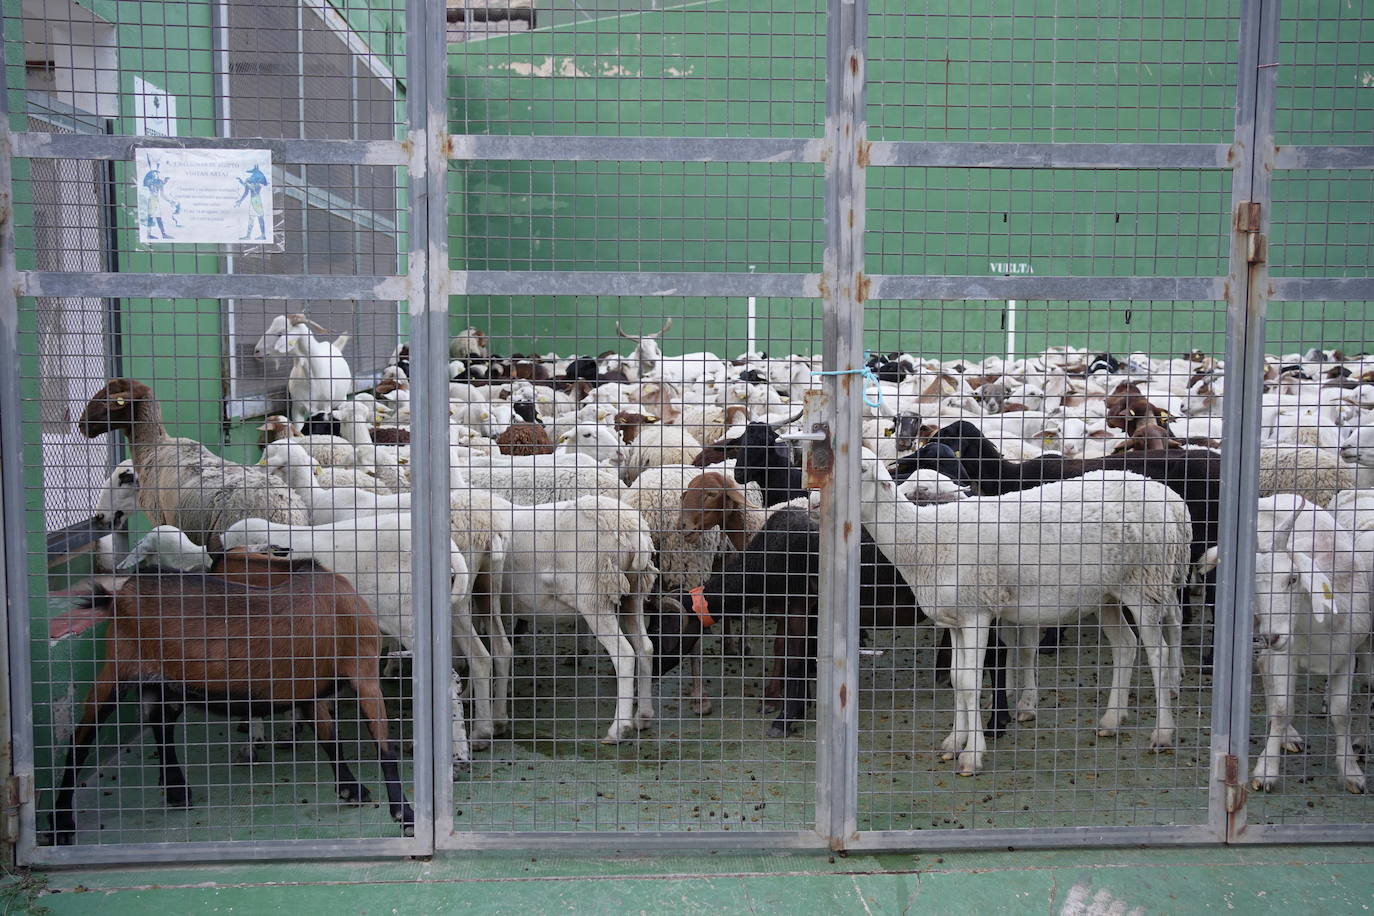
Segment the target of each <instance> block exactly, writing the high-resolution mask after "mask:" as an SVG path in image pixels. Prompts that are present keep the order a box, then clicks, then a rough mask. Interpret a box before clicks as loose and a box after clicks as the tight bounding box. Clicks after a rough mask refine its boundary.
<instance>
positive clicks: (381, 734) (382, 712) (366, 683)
mask: <svg viewBox="0 0 1374 916" xmlns="http://www.w3.org/2000/svg"><path fill="white" fill-rule="evenodd" d="M352 683H353V689H354V690H355V691H357V693H358V708H359V709H360V710H361V711H362V714H363V715H364V716H365V717H367V730H368V732H369V733H371V735H372V740H373V742H374V743H376V745H377V755H378V756H379V757H380V758H381V764H382V781H383V782H384V783H385V784H386V798H387V808H388V809H389V810H390V812H391V819H392V820H394V821H398V822H400V824H401V827H402V829H403V832H404V833H405V835H406V836H414V835H415V812H414V811H413V810H412V809H411V807H410V802H408V801H406V793H405V789H403V788H402V787H401V770H400V767H399V765H398V764H397V761H396V749H395V748H394V747H393V746H392V744H391V736H390V734H389V730H388V725H387V718H386V703H385V702H384V701H383V699H382V686H381V684H379V683H378V682H377V676H376V672H375V671H372V672H363V673H361V675H360V676H355V677H353V678H352Z"/></svg>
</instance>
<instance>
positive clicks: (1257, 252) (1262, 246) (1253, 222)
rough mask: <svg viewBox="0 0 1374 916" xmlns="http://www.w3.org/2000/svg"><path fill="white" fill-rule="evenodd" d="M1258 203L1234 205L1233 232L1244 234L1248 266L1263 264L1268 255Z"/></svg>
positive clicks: (1245, 201) (1244, 201) (1244, 202)
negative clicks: (1261, 230)
mask: <svg viewBox="0 0 1374 916" xmlns="http://www.w3.org/2000/svg"><path fill="white" fill-rule="evenodd" d="M1262 215H1263V211H1262V210H1261V209H1260V203H1259V201H1254V200H1243V201H1241V202H1240V203H1238V204H1236V213H1235V221H1234V225H1235V230H1236V231H1237V232H1244V233H1245V260H1246V261H1247V262H1248V263H1250V264H1263V263H1264V260H1265V258H1266V256H1267V255H1268V243H1267V242H1266V240H1265V238H1264V234H1263V233H1262V232H1260V229H1261V227H1262V225H1263V224H1262V222H1261V217H1262Z"/></svg>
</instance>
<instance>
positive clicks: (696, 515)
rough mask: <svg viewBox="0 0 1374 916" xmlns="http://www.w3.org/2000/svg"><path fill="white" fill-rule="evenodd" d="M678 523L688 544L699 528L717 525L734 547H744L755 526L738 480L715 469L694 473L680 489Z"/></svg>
mask: <svg viewBox="0 0 1374 916" xmlns="http://www.w3.org/2000/svg"><path fill="white" fill-rule="evenodd" d="M678 525H679V527H680V528H681V529H682V530H683V532H684V535H683V536H684V538H685V539H686V540H687V542H688V543H689V544H691V543H695V542H696V541H697V540H698V539H699V538H700V536H701V533H702V532H705V531H710V530H711V529H712V528H715V527H716V526H720V533H721V534H723V535H724V536H725V537H726V539H727V540H729V541H730V544H731V546H733V547H734V548H735V549H736V550H741V551H742V550H744V547H745V545H746V544H747V543H748V542H749V539H750V538H751V537H753V536H754V535H755V534H756V533H757V530H751V529H752V528H753V527H754V526H751V525H750V524H749V500H747V499H746V498H745V496H744V490H743V489H742V488H741V487H740V485H739V484H737V483H735V482H734V481H733V480H731V479H730V478H728V477H726V476H725V475H724V474H721V473H720V472H718V471H707V472H705V473H703V474H698V475H697V476H696V477H693V478H692V479H691V480H690V481H688V482H687V489H685V490H683V492H682V509H681V512H680V513H679V515H678Z"/></svg>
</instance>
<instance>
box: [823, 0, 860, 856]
mask: <svg viewBox="0 0 1374 916" xmlns="http://www.w3.org/2000/svg"><path fill="white" fill-rule="evenodd" d="M867 16H868V4H867V2H865V0H829V3H828V4H827V16H826V19H827V22H828V23H829V34H828V40H827V45H826V110H825V143H826V147H827V149H826V158H825V254H824V263H823V273H822V284H821V295H822V297H823V300H824V307H825V308H824V318H823V321H822V328H823V329H824V335H823V336H824V345H823V347H824V349H823V352H822V357H823V362H824V369H825V371H826V373H827V374H826V375H825V376H823V379H822V385H823V389H824V390H825V392H826V393H827V395H828V396H829V402H830V408H831V410H830V418H829V427H830V439H829V441H828V442H827V443H824V445H823V446H822V447H823V448H828V449H829V450H830V452H831V459H832V464H831V471H830V473H829V474H828V475H825V474H821V475H817V476H818V477H819V479H818V480H817V482H818V483H819V484H820V487H819V489H820V494H821V564H820V616H821V622H820V630H819V641H820V644H819V658H818V660H817V685H816V698H817V703H816V707H817V714H816V715H817V722H816V734H817V741H816V781H817V785H816V826H817V830H818V831H819V832H820V833H821V834H822V835H823V836H825V837H826V839H827V842H828V844H829V846H830V848H831V849H836V850H839V849H844V848H845V847H846V846H847V845H848V842H849V838H850V837H852V836H854V834H855V832H856V830H857V815H856V811H857V808H858V734H859V716H858V671H857V663H858V646H859V614H858V609H859V531H860V526H859V462H858V459H859V441H860V420H861V415H862V411H863V400H862V389H863V379H862V377H861V376H860V375H859V372H860V371H861V370H862V369H863V365H864V363H863V298H864V279H863V232H864V187H865V180H864V158H865V156H864V146H865V144H866V140H865V134H866V123H865V118H864V60H865V46H866V39H867V34H868V32H867V29H868V25H867ZM813 448H814V447H813Z"/></svg>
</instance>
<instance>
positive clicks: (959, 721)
mask: <svg viewBox="0 0 1374 916" xmlns="http://www.w3.org/2000/svg"><path fill="white" fill-rule="evenodd" d="M942 629H943V630H944V632H943V633H942V634H941V643H942V644H943V643H946V642H947V643H948V650H947V654H946V655H945V659H946V664H947V665H948V670H947V677H948V679H949V683H950V684H951V685H953V684H954V683H955V680H954V666H955V665H956V664H957V663H958V655H957V652H958V649H959V646H960V644H961V643H962V642H963V633H962V632H961V631H960V630H959V629H958V628H956V627H942ZM935 657H936V662H937V663H939V661H940V655H939V652H938V651H937V653H936V656H935ZM937 681H938V678H937ZM967 733H968V726H967V725H966V724H965V723H964V707H963V705H962V704H961V703H960V702H959V698H958V696H957V695H956V696H955V698H954V728H953V730H952V731H950V733H949V734H948V735H946V736H945V740H943V741H941V742H940V759H941V760H945V761H949V760H953V759H954V758H955V756H956V755H957V754H958V753H959V749H960V748H962V747H963V746H964V744H965V742H966V741H967V740H968V738H967V737H966V736H967Z"/></svg>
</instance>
